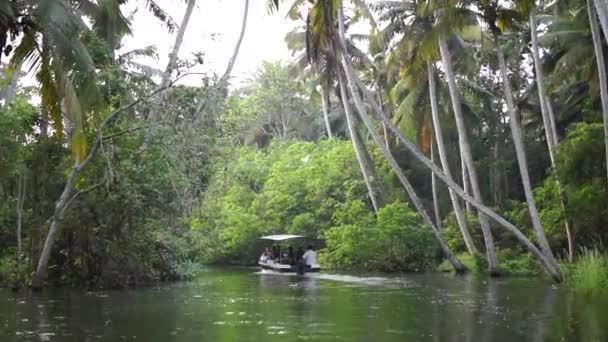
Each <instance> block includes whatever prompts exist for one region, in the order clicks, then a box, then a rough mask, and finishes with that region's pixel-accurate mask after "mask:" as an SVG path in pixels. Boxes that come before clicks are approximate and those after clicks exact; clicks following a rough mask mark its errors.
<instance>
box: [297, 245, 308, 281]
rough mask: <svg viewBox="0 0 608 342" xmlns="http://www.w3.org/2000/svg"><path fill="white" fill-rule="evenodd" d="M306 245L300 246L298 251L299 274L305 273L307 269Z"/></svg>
mask: <svg viewBox="0 0 608 342" xmlns="http://www.w3.org/2000/svg"><path fill="white" fill-rule="evenodd" d="M303 256H304V247H302V246H300V247H298V251H297V252H296V272H297V273H298V274H304V271H305V270H306V261H304V258H303Z"/></svg>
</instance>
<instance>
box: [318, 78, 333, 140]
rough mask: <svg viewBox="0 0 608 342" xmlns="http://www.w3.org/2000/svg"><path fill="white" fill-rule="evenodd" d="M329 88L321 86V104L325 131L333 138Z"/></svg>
mask: <svg viewBox="0 0 608 342" xmlns="http://www.w3.org/2000/svg"><path fill="white" fill-rule="evenodd" d="M329 101H330V100H329V89H327V87H324V86H321V106H322V107H323V108H322V109H323V121H324V122H325V131H326V132H327V137H328V138H330V139H331V138H333V135H332V134H331V124H330V122H329V108H331V105H330V102H329Z"/></svg>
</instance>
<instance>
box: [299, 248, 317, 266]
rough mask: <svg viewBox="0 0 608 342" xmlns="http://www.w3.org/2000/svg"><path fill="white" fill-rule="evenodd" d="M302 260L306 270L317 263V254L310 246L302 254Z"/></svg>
mask: <svg viewBox="0 0 608 342" xmlns="http://www.w3.org/2000/svg"><path fill="white" fill-rule="evenodd" d="M302 259H304V262H305V263H306V268H311V267H312V266H313V265H315V264H316V263H317V252H315V251H314V249H312V245H308V250H307V251H306V253H304V255H303V256H302Z"/></svg>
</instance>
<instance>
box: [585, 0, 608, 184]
mask: <svg viewBox="0 0 608 342" xmlns="http://www.w3.org/2000/svg"><path fill="white" fill-rule="evenodd" d="M599 2H600V1H596V3H595V4H596V7H597V8H598V9H599V8H600V7H601V6H602V5H598V3H599ZM603 6H604V7H606V4H605V3H604V4H603ZM587 12H588V14H589V23H590V26H591V34H592V36H593V46H594V48H595V58H596V59H597V69H598V74H599V79H600V80H599V82H600V96H601V98H602V112H603V118H604V145H605V147H606V170H607V172H608V83H607V82H608V81H607V77H606V67H605V66H606V63H605V60H604V51H603V47H602V40H601V33H600V30H599V27H598V24H597V16H596V12H595V11H594V10H593V6H592V4H591V0H588V1H587ZM607 31H608V29H606V28H605V29H604V33H606V32H607ZM605 38H607V39H608V35H605ZM607 179H608V176H607Z"/></svg>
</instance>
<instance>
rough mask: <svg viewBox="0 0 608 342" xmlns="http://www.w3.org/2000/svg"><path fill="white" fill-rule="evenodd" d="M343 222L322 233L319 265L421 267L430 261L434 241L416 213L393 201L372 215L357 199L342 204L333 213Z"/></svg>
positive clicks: (380, 268) (381, 268) (391, 268)
mask: <svg viewBox="0 0 608 342" xmlns="http://www.w3.org/2000/svg"><path fill="white" fill-rule="evenodd" d="M336 217H337V220H338V221H342V222H344V224H341V225H337V226H335V227H332V228H330V229H329V230H328V231H327V232H326V233H325V238H326V242H327V250H326V251H325V252H324V253H323V254H322V258H321V261H322V262H323V263H324V264H323V266H325V267H329V268H334V269H336V268H338V269H353V268H355V269H363V270H370V271H389V272H390V271H421V270H425V269H429V268H430V267H431V266H432V265H433V263H434V257H435V253H436V248H437V245H436V243H435V240H434V238H433V236H432V234H431V233H430V231H429V230H428V228H426V227H424V226H423V225H422V224H421V222H420V219H419V217H418V215H417V214H416V213H415V212H414V211H413V210H412V209H411V208H409V207H408V206H407V205H405V204H403V203H401V202H395V203H392V204H389V205H387V206H385V207H384V208H382V209H381V210H380V211H379V212H378V217H377V218H375V217H374V214H373V213H369V212H367V211H365V209H364V207H363V203H362V202H361V201H355V202H353V203H349V204H347V205H345V206H344V207H343V208H342V210H339V211H338V212H337V213H336Z"/></svg>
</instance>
